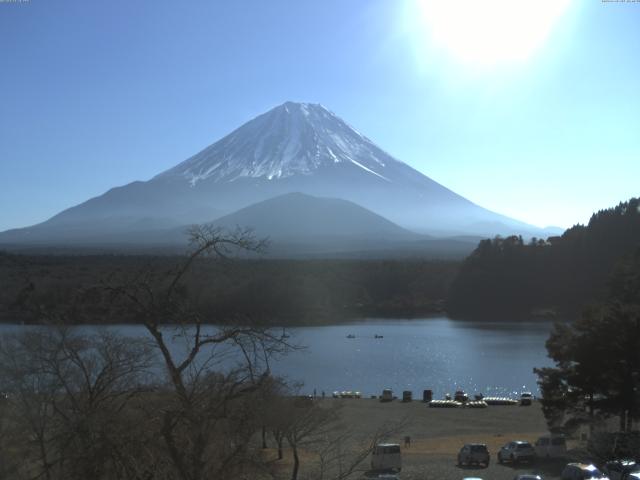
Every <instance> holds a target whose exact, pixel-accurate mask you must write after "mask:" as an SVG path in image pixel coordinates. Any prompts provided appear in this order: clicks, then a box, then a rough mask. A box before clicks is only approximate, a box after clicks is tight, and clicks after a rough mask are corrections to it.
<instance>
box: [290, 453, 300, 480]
mask: <svg viewBox="0 0 640 480" xmlns="http://www.w3.org/2000/svg"><path fill="white" fill-rule="evenodd" d="M291 448H292V449H293V472H291V480H298V468H300V459H299V458H298V449H297V447H296V446H295V445H292V447H291Z"/></svg>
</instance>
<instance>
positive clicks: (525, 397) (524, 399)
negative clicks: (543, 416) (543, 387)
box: [520, 392, 533, 406]
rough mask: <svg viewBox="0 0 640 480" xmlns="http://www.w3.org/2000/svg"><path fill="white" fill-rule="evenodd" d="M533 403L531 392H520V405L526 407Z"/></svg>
mask: <svg viewBox="0 0 640 480" xmlns="http://www.w3.org/2000/svg"><path fill="white" fill-rule="evenodd" d="M532 402H533V394H532V393H531V392H522V394H521V395H520V405H522V406H528V405H531V403H532Z"/></svg>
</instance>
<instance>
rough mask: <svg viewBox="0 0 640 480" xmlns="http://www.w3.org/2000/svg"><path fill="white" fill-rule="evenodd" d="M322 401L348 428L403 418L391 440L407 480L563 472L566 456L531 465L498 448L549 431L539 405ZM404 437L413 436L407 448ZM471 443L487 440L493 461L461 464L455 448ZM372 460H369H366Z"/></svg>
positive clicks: (366, 430) (363, 429) (359, 429)
mask: <svg viewBox="0 0 640 480" xmlns="http://www.w3.org/2000/svg"><path fill="white" fill-rule="evenodd" d="M321 403H322V404H323V406H327V407H330V406H332V405H336V404H340V405H341V406H342V408H341V410H340V417H341V423H343V425H344V428H347V429H349V430H350V431H352V432H354V433H357V434H358V435H362V436H365V435H367V434H373V432H375V431H376V429H378V428H379V427H381V426H382V425H383V424H385V423H401V422H402V423H403V427H402V428H401V429H400V430H399V431H398V433H397V434H394V436H392V438H390V439H389V441H391V442H394V443H399V444H400V445H401V447H402V461H403V468H402V473H401V478H402V479H403V480H416V479H421V480H423V479H429V480H431V479H451V480H454V479H455V480H461V479H462V478H464V477H480V478H483V479H496V480H512V479H513V478H514V477H515V476H516V475H517V474H519V473H531V472H535V473H538V474H540V475H542V476H543V478H544V479H545V480H555V479H558V478H559V477H560V472H561V470H562V468H563V467H564V465H565V464H566V460H564V461H551V462H550V461H542V460H540V461H537V462H535V463H533V464H522V465H508V464H506V465H500V464H498V462H497V456H496V455H497V452H498V450H499V449H500V447H501V446H502V445H504V444H505V443H507V442H508V441H511V440H528V441H530V442H532V443H533V442H535V440H536V439H537V438H538V437H539V436H540V435H543V434H545V433H546V432H547V426H546V423H545V420H544V417H543V415H542V412H541V409H540V405H539V404H538V403H537V402H534V403H533V405H532V406H528V407H521V406H490V407H488V408H485V409H469V408H460V409H444V408H429V407H428V406H427V405H426V404H424V403H422V402H419V401H413V402H410V403H402V402H400V401H398V400H396V401H393V402H391V403H381V402H379V401H378V400H373V399H361V400H357V399H325V400H321ZM405 436H410V437H411V445H410V447H404V445H403V439H404V437H405ZM468 442H480V443H486V444H487V446H488V448H489V452H490V453H491V461H490V464H489V466H488V467H487V468H484V467H459V466H458V465H457V464H456V463H457V462H456V457H457V453H458V451H459V450H460V447H462V445H463V444H465V443H468ZM368 464H369V460H367V465H366V466H368Z"/></svg>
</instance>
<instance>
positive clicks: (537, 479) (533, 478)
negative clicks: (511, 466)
mask: <svg viewBox="0 0 640 480" xmlns="http://www.w3.org/2000/svg"><path fill="white" fill-rule="evenodd" d="M513 480H543V478H542V477H541V476H540V475H536V474H535V473H521V474H519V475H516V476H515V477H513Z"/></svg>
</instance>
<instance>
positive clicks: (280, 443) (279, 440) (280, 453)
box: [277, 437, 284, 460]
mask: <svg viewBox="0 0 640 480" xmlns="http://www.w3.org/2000/svg"><path fill="white" fill-rule="evenodd" d="M277 441H278V460H282V458H283V457H284V455H283V454H282V437H277Z"/></svg>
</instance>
